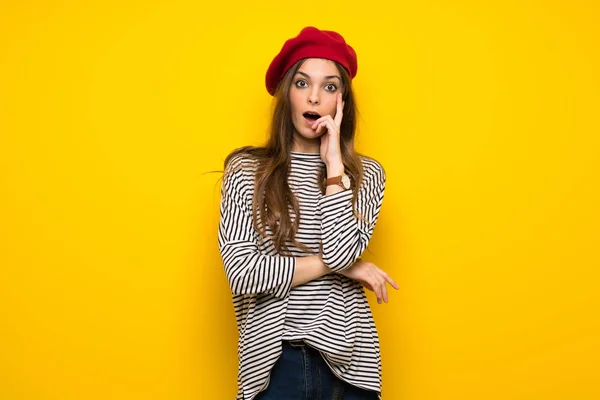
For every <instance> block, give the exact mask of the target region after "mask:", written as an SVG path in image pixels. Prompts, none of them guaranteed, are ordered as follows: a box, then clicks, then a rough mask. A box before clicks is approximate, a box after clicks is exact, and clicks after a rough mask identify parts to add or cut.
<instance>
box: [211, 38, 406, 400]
mask: <svg viewBox="0 0 600 400" xmlns="http://www.w3.org/2000/svg"><path fill="white" fill-rule="evenodd" d="M356 71H357V60H356V53H355V52H354V50H353V49H352V47H350V46H349V45H347V44H346V42H345V40H344V39H343V37H342V36H340V35H339V34H338V33H336V32H332V31H321V30H319V29H317V28H314V27H306V28H304V29H303V30H302V31H301V32H300V34H299V35H298V36H296V37H294V38H292V39H289V40H288V41H286V42H285V44H284V46H283V47H282V49H281V51H280V53H279V54H278V55H277V56H276V57H275V58H274V59H273V61H272V62H271V64H270V66H269V68H268V70H267V75H266V86H267V91H268V92H269V93H270V94H271V95H273V96H274V97H275V109H274V112H273V119H272V123H271V127H270V130H271V132H270V138H269V140H268V143H267V144H266V145H265V146H264V147H251V146H248V147H243V148H240V149H237V150H234V151H233V152H232V153H231V154H230V155H229V156H228V157H227V158H226V160H225V175H224V180H223V187H222V199H221V220H220V225H219V248H220V252H221V256H222V258H223V263H224V266H225V271H226V275H227V279H228V281H229V284H230V287H231V290H232V293H233V304H234V309H235V313H236V319H237V325H238V331H239V343H238V355H239V372H238V394H237V399H245V400H252V399H259V400H271V399H278V400H282V399H285V400H291V399H296V398H297V399H344V400H352V399H377V398H378V397H379V395H380V393H381V362H380V354H379V339H378V335H377V331H376V329H375V324H374V321H373V317H372V314H371V310H370V308H369V304H368V302H367V298H366V296H365V292H364V289H363V285H364V287H366V288H368V289H369V290H372V291H374V292H375V294H376V296H377V301H378V303H380V304H381V302H382V301H383V302H387V301H388V295H387V287H386V285H387V284H388V283H389V284H390V285H391V286H393V287H394V288H396V289H398V286H397V285H396V283H395V282H394V281H393V280H392V279H391V278H390V277H389V276H388V275H387V274H386V273H385V272H384V271H382V270H381V269H379V268H377V267H376V266H375V265H373V264H372V263H368V262H364V261H362V260H360V259H359V257H360V255H361V253H362V252H363V251H364V250H365V249H366V247H367V245H368V243H369V240H370V238H371V235H372V233H373V228H374V227H375V223H376V222H377V218H378V215H379V210H380V207H381V204H382V201H383V194H384V189H385V173H384V170H383V168H382V167H381V165H380V164H379V163H378V162H377V161H375V160H373V159H370V158H367V157H364V156H359V155H358V154H357V153H356V152H355V150H354V133H355V127H356V117H355V116H356V110H355V103H354V95H353V92H352V86H351V83H352V81H351V80H352V78H354V76H356Z"/></svg>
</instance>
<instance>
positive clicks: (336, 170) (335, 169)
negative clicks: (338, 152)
mask: <svg viewBox="0 0 600 400" xmlns="http://www.w3.org/2000/svg"><path fill="white" fill-rule="evenodd" d="M326 167H327V178H331V177H334V176H340V175H341V174H343V173H344V163H342V161H341V160H340V161H335V162H332V163H327V164H326Z"/></svg>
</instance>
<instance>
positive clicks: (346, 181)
mask: <svg viewBox="0 0 600 400" xmlns="http://www.w3.org/2000/svg"><path fill="white" fill-rule="evenodd" d="M342 185H344V189H350V178H349V177H348V175H346V174H344V175H342Z"/></svg>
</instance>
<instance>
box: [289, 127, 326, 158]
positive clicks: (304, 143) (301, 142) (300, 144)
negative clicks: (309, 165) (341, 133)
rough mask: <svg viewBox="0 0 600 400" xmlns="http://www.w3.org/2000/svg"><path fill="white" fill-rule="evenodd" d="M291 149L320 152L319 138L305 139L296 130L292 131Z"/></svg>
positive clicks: (300, 151) (301, 151) (302, 151)
mask: <svg viewBox="0 0 600 400" xmlns="http://www.w3.org/2000/svg"><path fill="white" fill-rule="evenodd" d="M292 151H296V152H299V153H320V152H321V138H320V137H318V138H315V139H307V138H305V137H303V136H302V135H300V134H298V133H297V132H296V133H294V144H293V145H292Z"/></svg>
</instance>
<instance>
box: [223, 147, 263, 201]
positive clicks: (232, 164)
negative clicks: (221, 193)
mask: <svg viewBox="0 0 600 400" xmlns="http://www.w3.org/2000/svg"><path fill="white" fill-rule="evenodd" d="M257 165H258V161H257V159H256V157H254V156H253V155H252V154H250V153H246V152H243V151H241V149H236V150H234V151H233V152H232V153H230V154H229V155H228V156H227V158H226V161H225V168H224V171H223V188H224V189H225V191H226V192H237V193H239V194H242V195H247V194H249V193H250V192H251V191H252V190H253V188H254V176H255V173H256V167H257Z"/></svg>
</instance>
